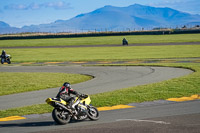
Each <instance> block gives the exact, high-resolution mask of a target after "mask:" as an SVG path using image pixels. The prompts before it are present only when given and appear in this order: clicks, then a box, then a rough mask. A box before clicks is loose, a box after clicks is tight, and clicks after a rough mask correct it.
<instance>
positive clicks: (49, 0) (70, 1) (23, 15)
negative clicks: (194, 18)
mask: <svg viewBox="0 0 200 133" xmlns="http://www.w3.org/2000/svg"><path fill="white" fill-rule="evenodd" d="M133 4H141V5H147V6H153V7H170V8H173V9H176V10H179V11H182V12H187V13H190V14H199V15H200V0H0V21H3V22H5V23H7V24H9V25H10V26H12V27H18V28H21V27H23V26H29V25H38V24H47V23H52V22H54V21H56V20H68V19H70V18H73V17H75V16H77V15H79V14H82V13H88V12H91V11H94V10H96V9H98V8H101V7H104V6H106V5H112V6H117V7H126V6H129V5H133Z"/></svg>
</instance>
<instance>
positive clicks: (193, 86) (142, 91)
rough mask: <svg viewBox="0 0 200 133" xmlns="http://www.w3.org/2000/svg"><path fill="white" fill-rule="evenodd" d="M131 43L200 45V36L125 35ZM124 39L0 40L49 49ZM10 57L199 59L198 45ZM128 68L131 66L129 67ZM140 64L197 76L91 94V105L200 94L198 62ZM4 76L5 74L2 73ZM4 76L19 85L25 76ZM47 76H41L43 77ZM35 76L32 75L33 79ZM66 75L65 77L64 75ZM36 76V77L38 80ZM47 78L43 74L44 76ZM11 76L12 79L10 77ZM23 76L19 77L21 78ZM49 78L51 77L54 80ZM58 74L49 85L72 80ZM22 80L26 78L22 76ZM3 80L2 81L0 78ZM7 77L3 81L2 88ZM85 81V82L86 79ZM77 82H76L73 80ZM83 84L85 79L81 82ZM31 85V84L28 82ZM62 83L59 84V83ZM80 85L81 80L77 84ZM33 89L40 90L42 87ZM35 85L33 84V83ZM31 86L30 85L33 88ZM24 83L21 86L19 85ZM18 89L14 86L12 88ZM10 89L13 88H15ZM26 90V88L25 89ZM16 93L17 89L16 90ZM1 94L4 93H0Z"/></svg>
mask: <svg viewBox="0 0 200 133" xmlns="http://www.w3.org/2000/svg"><path fill="white" fill-rule="evenodd" d="M126 38H127V39H128V40H129V43H159V42H195V41H196V42H200V34H192V35H190V34H187V35H186V34H185V35H158V36H152V35H149V36H126ZM121 39H122V36H115V37H91V38H67V39H64V38H62V39H36V40H5V41H2V40H1V41H0V47H1V46H36V45H37V46H47V45H48V46H49V45H80V44H84V45H85V44H93V43H94V45H97V44H121ZM6 51H7V53H8V54H11V55H12V57H13V58H12V61H13V62H49V61H119V60H136V59H142V60H148V59H158V58H161V59H166V58H177V59H178V58H188V57H200V52H199V51H200V46H199V45H179V46H146V47H142V46H138V47H134V46H133V47H129V46H128V47H97V48H95V47H90V48H53V49H48V48H41V49H8V50H6ZM126 65H129V64H126ZM137 65H158V66H173V67H184V68H190V69H193V70H195V72H194V73H192V74H190V75H186V76H183V77H180V78H175V79H171V80H167V81H162V82H159V83H153V84H148V85H141V86H136V87H130V88H124V89H121V90H116V91H113V92H107V93H102V94H96V95H92V96H91V99H92V104H93V105H94V106H97V107H102V106H111V105H117V104H128V103H132V102H144V101H153V100H160V99H167V98H171V97H182V96H190V95H193V94H199V93H200V87H199V86H200V64H199V63H182V64H177V63H174V64H173V63H172V64H165V63H159V64H137ZM1 74H2V73H1ZM10 74H12V73H6V74H4V75H5V77H9V76H10V77H12V76H16V78H15V79H11V80H10V81H9V82H7V81H6V82H7V84H9V83H10V82H12V83H13V82H20V81H22V80H19V79H20V78H21V77H20V76H19V75H21V74H22V73H14V75H10ZM43 74H44V73H42V75H43ZM31 75H32V76H33V75H34V74H32V73H31V74H30V76H31ZM64 75H65V74H64ZM35 76H36V77H35ZM35 76H33V77H25V78H24V80H25V79H32V78H38V77H37V74H36V75H35ZM43 76H44V75H43ZM10 77H9V78H10ZM19 77H20V78H19ZM49 77H52V79H51V78H50V79H49ZM57 77H59V76H58V75H54V76H48V78H45V77H43V78H42V79H46V81H44V84H45V82H46V85H47V84H49V83H50V82H51V81H52V82H53V80H57V81H56V82H55V84H54V85H55V87H57V86H60V85H61V84H62V83H63V80H64V81H66V80H68V81H69V80H70V79H71V77H70V78H66V77H65V76H64V78H62V76H61V77H60V78H61V80H60V78H57ZM22 78H23V76H22ZM1 79H2V78H1ZM5 80H7V78H3V80H2V81H0V84H1V86H2V84H3V82H5ZM18 80H19V81H18ZM84 80H85V79H84ZM70 81H71V82H73V83H75V81H74V80H70ZM81 81H82V80H81ZM27 82H29V81H27ZM35 82H36V83H35V84H38V83H39V84H43V83H41V82H40V81H35ZM58 82H59V83H58ZM78 82H79V81H78ZM57 83H58V84H57ZM39 84H38V86H35V87H33V88H35V89H38V88H39V86H40V85H39ZM32 85H33V86H34V84H32ZM32 85H31V86H32ZM54 85H52V86H44V87H40V89H41V88H48V87H50V88H51V87H53V86H54ZM20 86H23V83H19V86H18V87H20ZM12 87H15V86H12ZM12 87H11V88H12ZM24 88H26V87H24ZM16 90H17V89H16ZM1 91H2V90H1ZM13 93H15V92H13ZM51 111H52V107H51V106H50V105H47V104H40V105H32V106H28V107H20V108H14V109H8V110H0V117H6V116H11V115H20V116H22V115H26V114H35V113H36V112H37V113H39V114H40V113H47V112H51Z"/></svg>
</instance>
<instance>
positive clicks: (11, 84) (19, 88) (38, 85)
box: [0, 72, 92, 96]
mask: <svg viewBox="0 0 200 133" xmlns="http://www.w3.org/2000/svg"><path fill="white" fill-rule="evenodd" d="M0 74H1V75H3V76H1V80H0V84H1V86H0V96H1V95H8V94H14V93H21V92H27V91H35V90H42V89H48V88H54V87H59V86H62V84H63V83H64V82H66V81H68V82H70V83H71V84H75V83H79V82H83V81H87V80H90V79H91V78H92V77H90V76H86V75H80V74H66V73H44V72H43V73H41V72H40V73H39V72H38V73H30V72H24V73H20V72H14V73H10V72H0Z"/></svg>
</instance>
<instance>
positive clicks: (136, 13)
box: [0, 4, 200, 33]
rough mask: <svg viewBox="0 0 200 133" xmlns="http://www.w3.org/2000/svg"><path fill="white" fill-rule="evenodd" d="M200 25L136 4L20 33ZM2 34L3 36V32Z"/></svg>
mask: <svg viewBox="0 0 200 133" xmlns="http://www.w3.org/2000/svg"><path fill="white" fill-rule="evenodd" d="M198 23H200V15H192V14H189V13H184V12H180V11H177V10H174V9H171V8H156V7H150V6H144V5H139V4H134V5H130V6H128V7H114V6H104V7H102V8H99V9H97V10H94V11H92V12H89V13H85V14H80V15H78V16H76V17H74V18H72V19H69V20H57V21H55V22H52V23H50V24H41V25H31V26H24V27H22V28H20V29H19V30H18V32H53V33H54V32H84V31H94V30H95V31H106V30H109V31H123V30H128V29H130V30H134V29H136V30H137V29H138V30H141V29H142V28H144V29H153V28H156V27H177V26H183V25H187V24H190V25H192V24H198ZM7 26H9V25H7ZM5 27H6V25H5ZM0 28H1V23H0ZM9 28H10V27H9ZM0 33H2V32H1V29H0Z"/></svg>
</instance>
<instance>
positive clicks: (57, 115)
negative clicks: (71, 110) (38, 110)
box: [52, 108, 71, 125]
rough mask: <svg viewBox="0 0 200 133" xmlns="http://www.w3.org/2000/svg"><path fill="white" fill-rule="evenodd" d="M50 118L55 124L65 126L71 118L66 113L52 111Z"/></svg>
mask: <svg viewBox="0 0 200 133" xmlns="http://www.w3.org/2000/svg"><path fill="white" fill-rule="evenodd" d="M52 117H53V119H54V121H55V122H56V123H57V124H60V125H65V124H67V123H69V121H70V119H71V116H70V115H69V114H68V112H64V111H63V110H58V109H56V108H55V109H54V110H53V111H52Z"/></svg>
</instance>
